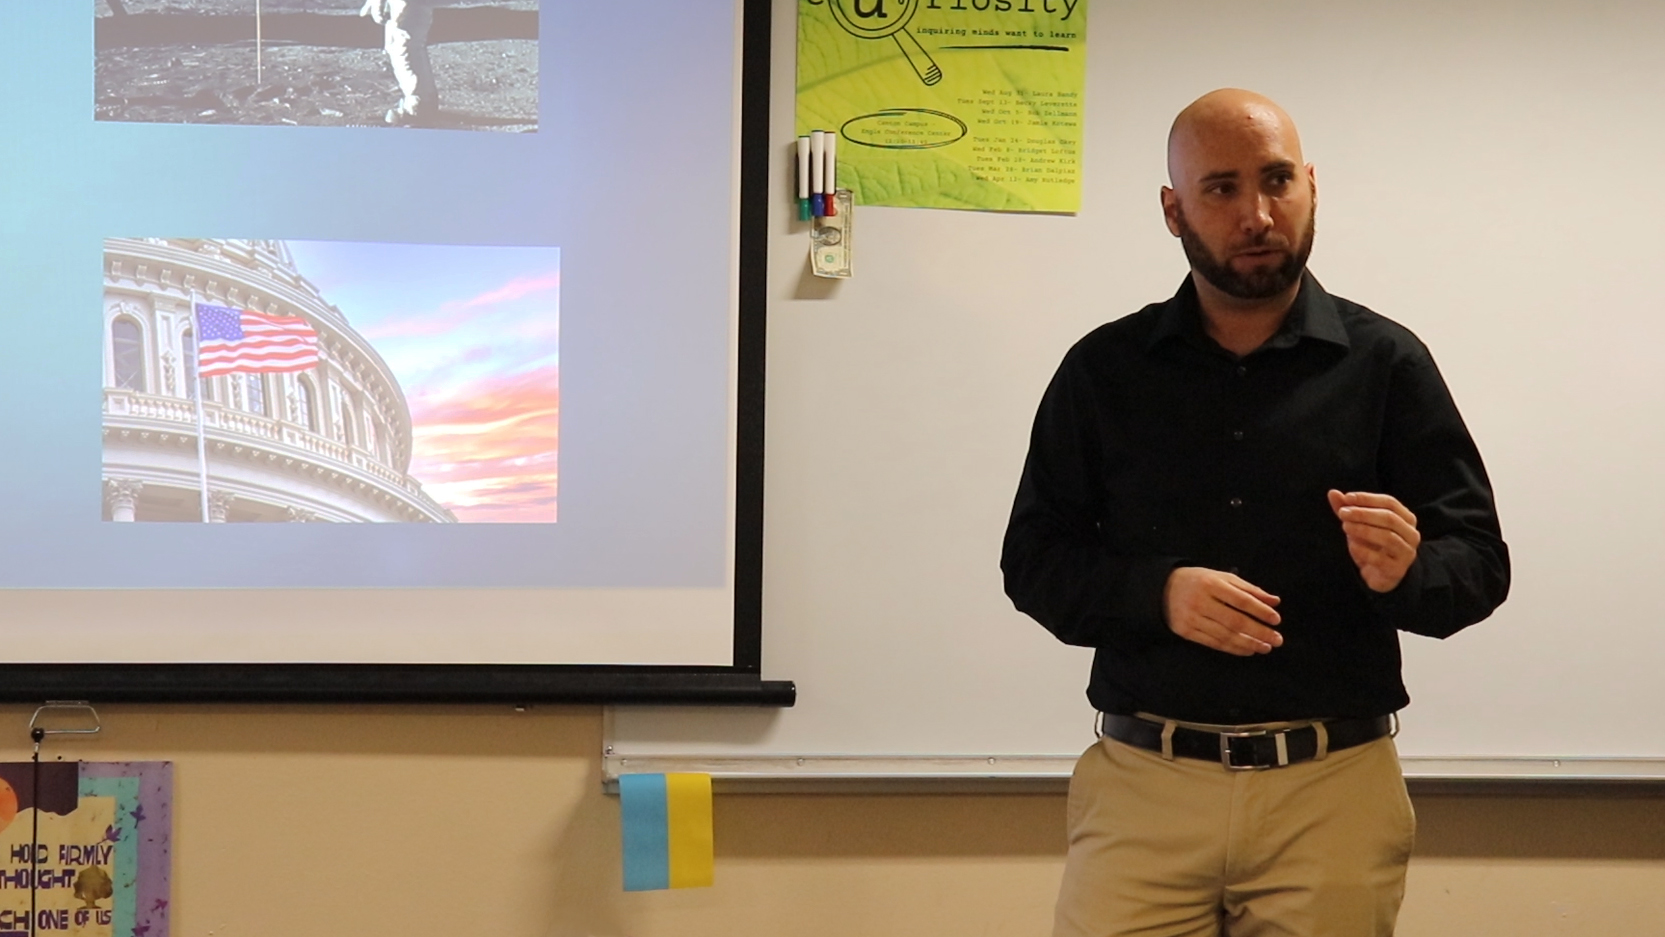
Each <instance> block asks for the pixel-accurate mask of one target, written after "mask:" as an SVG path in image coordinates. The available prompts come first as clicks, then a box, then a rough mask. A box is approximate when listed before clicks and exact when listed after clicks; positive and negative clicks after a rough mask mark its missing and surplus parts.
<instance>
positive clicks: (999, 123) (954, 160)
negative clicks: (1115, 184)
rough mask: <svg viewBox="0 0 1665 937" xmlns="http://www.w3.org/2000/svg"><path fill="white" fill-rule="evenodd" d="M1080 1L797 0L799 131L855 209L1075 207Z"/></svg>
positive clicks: (1083, 33)
mask: <svg viewBox="0 0 1665 937" xmlns="http://www.w3.org/2000/svg"><path fill="white" fill-rule="evenodd" d="M1086 38H1087V0H799V4H798V116H797V125H798V133H799V134H807V133H809V132H810V131H812V130H828V131H834V132H836V133H837V134H838V185H839V186H840V187H841V188H848V189H850V190H851V191H852V192H853V193H854V194H855V201H856V204H858V205H891V206H899V207H912V208H966V209H984V210H990V211H1029V212H1074V211H1077V210H1079V208H1080V206H1081V171H1080V167H1081V123H1082V105H1083V91H1084V86H1085V82H1086V71H1087V70H1086V54H1087V53H1086Z"/></svg>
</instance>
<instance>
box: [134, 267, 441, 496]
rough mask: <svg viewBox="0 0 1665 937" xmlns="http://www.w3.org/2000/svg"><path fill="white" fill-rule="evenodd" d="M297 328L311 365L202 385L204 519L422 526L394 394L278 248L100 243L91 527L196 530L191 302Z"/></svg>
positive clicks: (198, 491)
mask: <svg viewBox="0 0 1665 937" xmlns="http://www.w3.org/2000/svg"><path fill="white" fill-rule="evenodd" d="M199 302H200V303H209V304H213V305H217V306H225V307H230V308H233V309H243V310H249V311H251V312H259V313H265V314H268V315H273V316H296V317H300V318H303V319H305V320H306V321H307V323H308V324H310V325H311V327H312V328H313V330H314V331H316V332H317V333H318V364H317V365H316V366H315V367H313V368H311V369H309V370H306V371H302V372H299V373H277V374H222V375H216V376H214V377H210V378H208V379H207V380H205V381H202V382H201V384H202V389H203V400H202V420H203V424H204V428H205V431H204V433H203V439H204V442H205V446H206V450H207V464H208V518H207V520H209V521H215V522H225V521H337V522H346V521H430V522H441V523H451V522H455V521H456V517H455V515H453V514H452V513H451V511H449V510H448V509H446V508H445V507H444V506H443V505H441V504H440V503H439V502H437V501H435V500H434V499H433V498H432V497H430V496H429V495H428V493H427V492H425V491H424V490H423V489H422V483H421V482H419V481H418V480H417V479H415V478H414V477H412V476H411V475H410V471H409V469H410V461H411V440H412V432H411V417H410V407H409V406H408V404H407V403H406V401H405V395H404V391H403V390H401V389H400V387H399V382H398V380H397V379H396V378H395V377H394V375H393V372H392V371H391V370H390V369H389V368H388V366H387V363H386V362H384V361H383V360H382V358H381V356H380V355H378V354H377V353H376V350H375V349H374V348H372V347H371V346H370V343H369V342H367V341H366V340H365V339H364V338H363V336H361V335H359V334H358V333H357V332H356V331H354V330H353V328H352V326H351V325H349V324H348V322H347V319H346V317H345V316H343V315H342V314H341V310H339V309H337V308H336V307H334V306H332V305H330V304H329V303H328V302H327V301H326V300H325V299H324V297H323V296H322V295H321V294H320V293H319V292H318V289H317V287H315V286H313V285H312V283H310V282H308V281H307V279H306V278H305V277H304V276H302V275H301V273H300V271H298V270H297V269H296V268H295V262H294V258H293V256H292V255H291V254H290V252H289V249H288V247H287V246H286V245H285V244H284V243H283V242H281V241H253V240H206V239H189V238H131V239H123V238H115V239H111V240H108V241H106V242H105V251H104V517H105V519H106V520H112V521H201V520H203V517H202V508H201V504H202V484H201V482H200V480H199V478H200V476H199V462H198V458H197V452H198V445H197V443H198V439H197V419H198V415H197V402H196V400H195V398H194V396H193V394H192V390H191V388H192V387H193V385H196V384H198V380H197V375H196V356H195V335H196V319H195V316H194V314H193V310H194V304H195V303H199Z"/></svg>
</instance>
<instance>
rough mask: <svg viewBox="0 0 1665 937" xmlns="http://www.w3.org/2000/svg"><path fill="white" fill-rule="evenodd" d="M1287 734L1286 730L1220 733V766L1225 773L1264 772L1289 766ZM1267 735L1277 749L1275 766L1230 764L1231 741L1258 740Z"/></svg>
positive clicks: (1249, 730)
mask: <svg viewBox="0 0 1665 937" xmlns="http://www.w3.org/2000/svg"><path fill="white" fill-rule="evenodd" d="M1288 734H1289V732H1288V730H1287V729H1247V730H1244V731H1241V732H1221V733H1220V764H1222V765H1224V766H1225V768H1226V770H1227V771H1264V770H1266V769H1267V768H1282V767H1283V766H1285V765H1287V764H1289V742H1288V740H1287V736H1288ZM1267 735H1270V736H1272V738H1273V740H1274V741H1273V744H1275V745H1276V746H1277V748H1278V763H1277V764H1275V765H1257V764H1253V763H1252V762H1251V763H1250V764H1246V765H1235V764H1232V762H1231V740H1232V739H1252V738H1260V737H1262V736H1267Z"/></svg>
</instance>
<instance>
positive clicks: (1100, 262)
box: [607, 0, 1665, 778]
mask: <svg viewBox="0 0 1665 937" xmlns="http://www.w3.org/2000/svg"><path fill="white" fill-rule="evenodd" d="M1091 12H1092V16H1091V21H1090V23H1089V27H1088V45H1089V64H1088V90H1087V99H1086V121H1087V126H1086V134H1087V139H1086V146H1085V168H1084V173H1083V175H1084V180H1085V191H1084V194H1083V203H1082V209H1081V212H1080V214H1079V215H1077V216H1073V217H1057V216H1037V215H1006V216H1001V215H994V214H983V213H971V212H946V211H921V210H901V209H880V208H861V207H860V206H858V208H857V212H856V217H855V226H856V231H855V235H854V246H855V251H856V254H855V265H856V267H855V269H856V277H855V279H853V280H851V281H849V282H847V283H839V284H827V283H822V282H816V281H814V280H813V279H812V278H811V277H810V276H809V274H808V273H807V271H806V265H805V253H806V247H805V242H806V234H805V232H804V230H803V229H802V228H800V227H799V226H798V225H797V224H796V223H795V222H793V221H792V220H791V212H792V205H791V203H790V201H789V200H788V198H787V197H786V193H787V192H788V187H789V177H788V176H787V175H786V172H787V170H788V169H789V168H790V166H789V163H788V162H787V160H786V159H785V154H786V149H785V147H786V144H787V143H788V142H789V141H790V140H791V136H792V104H793V102H792V90H793V55H794V52H793V23H794V20H793V16H794V3H793V2H792V0H777V2H776V3H775V4H774V13H775V22H774V24H773V30H774V39H775V42H774V50H775V56H776V60H775V64H774V72H773V88H772V90H773V95H774V100H773V104H772V107H773V121H772V123H773V139H774V142H775V143H776V145H777V147H778V148H779V150H780V155H781V157H782V158H781V159H780V160H778V161H777V173H778V174H779V175H778V176H777V178H776V179H775V184H774V185H773V186H772V189H773V190H774V191H776V192H778V193H780V196H779V197H778V198H777V199H776V204H774V205H771V206H770V213H771V226H772V230H771V239H770V251H771V254H772V256H771V260H770V272H771V280H770V323H769V326H770V328H769V346H768V354H769V380H768V421H767V450H766V451H767V457H766V465H767V476H766V500H767V511H766V524H765V544H766V560H765V568H764V658H763V659H764V675H765V676H766V677H789V678H791V679H793V680H795V681H796V682H797V684H798V688H799V696H798V700H799V702H798V705H797V706H796V707H795V708H793V709H789V710H781V711H772V710H752V711H732V712H721V711H713V710H703V711H690V710H675V711H670V710H657V709H643V710H638V709H619V710H616V711H615V712H613V713H612V715H611V728H610V734H609V740H608V745H609V750H608V753H607V769H608V771H609V772H618V771H635V770H659V769H663V768H667V767H679V768H685V769H688V770H714V771H716V772H717V773H719V774H720V775H724V776H777V777H851V776H855V777H871V776H919V777H938V776H948V777H1051V778H1055V777H1060V776H1062V775H1063V774H1064V773H1066V772H1067V771H1068V769H1069V766H1070V764H1071V762H1072V761H1073V758H1074V756H1075V755H1076V754H1077V753H1079V751H1080V750H1081V749H1082V748H1084V747H1085V746H1087V745H1088V744H1090V743H1091V741H1092V738H1093V733H1092V712H1091V710H1090V708H1089V707H1088V705H1087V703H1086V702H1085V698H1084V695H1083V693H1084V688H1085V685H1086V681H1087V670H1088V664H1089V659H1090V652H1088V651H1083V650H1080V649H1075V648H1067V647H1063V646H1060V645H1058V644H1057V643H1056V642H1055V641H1054V640H1053V639H1052V638H1051V636H1050V635H1048V634H1047V633H1046V632H1045V631H1043V630H1042V629H1041V627H1040V626H1039V625H1037V624H1035V623H1034V622H1032V621H1030V620H1028V619H1027V618H1025V617H1024V616H1022V615H1020V614H1018V613H1017V612H1015V611H1013V610H1012V607H1011V604H1010V602H1008V601H1007V600H1006V598H1005V597H1004V595H1003V594H1002V592H1001V585H1000V575H999V570H998V556H999V549H1000V539H1001V534H1002V532H1003V530H1004V526H1005V521H1006V515H1007V512H1008V510H1009V508H1010V503H1011V496H1012V493H1013V490H1014V488H1015V485H1016V482H1017V477H1018V472H1019V468H1020V466H1021V462H1022V459H1023V455H1024V449H1025V445H1026V442H1027V434H1028V429H1029V423H1030V420H1031V418H1032V416H1033V413H1034V407H1035V405H1036V403H1037V401H1038V400H1039V397H1040V394H1041V391H1042V389H1043V388H1044V386H1045V384H1046V382H1047V380H1048V379H1049V378H1050V376H1051V374H1052V371H1053V369H1054V368H1055V367H1056V365H1057V362H1058V361H1059V359H1060V358H1061V356H1062V355H1063V353H1064V351H1065V350H1066V349H1067V348H1068V347H1069V346H1070V345H1071V344H1072V343H1073V342H1074V341H1075V340H1076V339H1077V338H1079V337H1080V336H1081V335H1083V334H1085V333H1086V332H1087V331H1089V330H1090V329H1092V328H1093V327H1095V326H1097V325H1098V324H1100V323H1102V322H1104V321H1107V320H1110V319H1113V318H1116V317H1119V316H1122V315H1125V314H1127V313H1129V312H1131V311H1133V310H1135V309H1137V308H1139V307H1140V306H1142V305H1144V304H1145V303H1148V302H1151V301H1156V300H1160V299H1163V298H1166V297H1167V296H1169V295H1171V294H1172V292H1173V290H1174V289H1175V288H1176V287H1177V285H1178V284H1179V282H1180V280H1181V278H1182V277H1183V276H1184V274H1185V265H1184V259H1183V256H1182V254H1181V251H1180V248H1179V246H1178V244H1177V243H1176V242H1174V241H1173V239H1172V238H1171V237H1170V236H1169V235H1168V233H1167V231H1166V230H1165V228H1164V227H1163V224H1162V220H1161V215H1160V211H1159V208H1158V200H1157V189H1158V187H1159V186H1160V185H1162V184H1163V183H1164V182H1165V167H1164V162H1163V159H1164V157H1163V141H1164V140H1165V137H1166V133H1167V129H1168V125H1169V122H1170V121H1171V120H1172V118H1173V115H1174V114H1175V113H1176V112H1178V110H1179V109H1180V108H1182V107H1183V106H1184V105H1185V104H1187V103H1189V102H1190V101H1191V100H1193V99H1194V98H1196V97H1197V96H1198V95H1200V94H1202V93H1204V92H1206V91H1208V90H1210V89H1213V88H1216V87H1221V86H1239V87H1247V88H1252V89H1255V90H1258V91H1261V92H1264V93H1266V94H1268V95H1270V96H1271V97H1273V98H1274V99H1276V100H1278V101H1279V102H1280V103H1282V104H1283V105H1284V106H1285V107H1286V108H1287V109H1288V110H1289V111H1290V113H1291V114H1292V115H1294V117H1295V120H1296V122H1297V124H1298V125H1299V127H1300V129H1301V131H1302V135H1303V139H1304V143H1305V149H1306V156H1307V158H1308V159H1309V160H1311V161H1312V162H1314V163H1315V164H1316V166H1317V173H1318V184H1319V209H1318V236H1317V242H1316V248H1315V250H1314V252H1313V255H1312V261H1311V269H1312V270H1313V272H1314V273H1315V274H1316V275H1317V276H1318V277H1319V279H1320V280H1322V282H1323V283H1324V285H1325V286H1326V287H1327V288H1328V289H1329V290H1330V291H1331V292H1334V293H1337V294H1339V295H1342V296H1346V297H1348V298H1350V299H1354V300H1356V301H1358V302H1362V303H1364V304H1366V305H1368V306H1370V307H1372V308H1374V309H1376V310H1377V311H1379V312H1381V313H1383V314H1385V315H1387V316H1390V317H1392V318H1394V319H1397V320H1398V321H1400V322H1402V323H1404V324H1405V325H1407V326H1409V327H1410V328H1411V329H1413V330H1414V331H1415V332H1417V333H1418V335H1420V336H1421V337H1422V338H1423V339H1424V341H1426V342H1427V343H1428V345H1429V346H1430V347H1431V348H1432V350H1433V352H1434V355H1435V358H1436V359H1437V360H1438V361H1439V363H1440V366H1441V368H1442V370H1443V372H1444V374H1445V377H1446V380H1447V382H1448V384H1449V385H1450V387H1451V390H1452V392H1453V394H1454V395H1455V397H1456V399H1457V402H1458V404H1459V406H1460V407H1461V409H1462V412H1463V414H1464V417H1465V419H1466V420H1467V422H1468V424H1469V427H1470V429H1471V431H1472V433H1473V435H1474V437H1475V439H1476V441H1477V442H1478V444H1479V446H1480V449H1481V452H1482V453H1483V455H1484V457H1485V459H1486V463H1487V467H1488V469H1489V470H1490V472H1491V475H1492V480H1493V482H1494V485H1495V489H1496V494H1497V500H1498V505H1499V511H1500V514H1501V517H1502V522H1503V528H1504V535H1505V537H1506V539H1507V540H1508V542H1509V544H1510V547H1511V551H1512V554H1513V559H1514V586H1513V591H1512V594H1511V596H1510V598H1509V600H1508V602H1507V603H1506V604H1505V605H1504V606H1503V608H1502V609H1500V610H1499V611H1498V612H1497V613H1496V614H1495V615H1494V616H1493V617H1492V618H1491V619H1489V620H1488V621H1486V622H1483V623H1481V624H1479V625H1476V626H1474V627H1472V628H1470V629H1468V630H1466V631H1464V632H1462V633H1460V634H1458V635H1456V636H1454V637H1452V638H1450V639H1448V640H1445V641H1443V642H1442V641H1434V640H1430V639H1424V638H1419V637H1415V636H1410V635H1406V636H1404V637H1403V645H1404V654H1405V675H1406V682H1407V685H1408V687H1409V689H1410V693H1411V697H1412V703H1411V705H1410V707H1409V708H1408V709H1406V710H1405V711H1404V712H1403V714H1402V716H1403V724H1404V726H1403V731H1402V732H1401V734H1400V736H1399V740H1398V741H1399V746H1400V751H1401V754H1402V755H1403V756H1404V758H1405V764H1406V771H1407V774H1408V775H1410V776H1413V777H1415V776H1428V777H1575V778H1589V777H1597V778H1665V732H1661V731H1659V729H1658V724H1657V718H1658V715H1657V714H1658V713H1660V712H1665V680H1662V679H1660V674H1661V673H1662V672H1665V607H1662V606H1665V597H1662V592H1661V590H1660V589H1659V587H1658V584H1659V582H1660V579H1661V577H1660V575H1659V573H1658V569H1659V566H1660V561H1661V560H1662V559H1665V539H1662V538H1661V536H1660V531H1661V530H1665V489H1662V487H1661V486H1660V485H1659V484H1658V482H1657V479H1658V476H1659V469H1658V465H1659V460H1660V458H1661V456H1665V367H1661V359H1662V357H1665V350H1662V349H1665V299H1662V298H1661V296H1662V292H1661V289H1660V286H1661V283H1662V281H1661V277H1660V272H1659V271H1660V270H1661V267H1662V264H1661V257H1662V256H1665V226H1662V224H1661V219H1665V172H1662V171H1661V170H1660V154H1661V153H1662V152H1665V56H1662V55H1661V51H1660V50H1661V48H1662V46H1661V39H1662V38H1665V6H1662V5H1660V4H1658V3H1653V2H1645V0H1623V2H1607V3H1595V4H1589V3H1574V2H1570V0H1560V2H1553V3H1542V4H1527V5H1522V4H1513V3H1503V2H1500V0H1487V2H1470V3H1464V4H1449V3H1438V2H1411V3H1395V4H1374V3H1337V2H1332V0H1324V2H1277V3H1268V4H1259V5H1256V6H1255V7H1254V9H1253V12H1252V14H1251V13H1250V12H1248V11H1246V10H1245V8H1244V7H1243V6H1242V5H1240V4H1233V3H1225V2H1197V0H1185V2H1172V0H1121V2H1117V3H1113V4H1112V3H1102V2H1099V3H1094V4H1093V7H1092V11H1091Z"/></svg>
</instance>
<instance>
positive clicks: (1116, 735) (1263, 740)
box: [1103, 713, 1393, 771]
mask: <svg viewBox="0 0 1665 937" xmlns="http://www.w3.org/2000/svg"><path fill="white" fill-rule="evenodd" d="M1103 716H1104V727H1103V734H1104V735H1106V736H1108V737H1109V738H1113V739H1115V740H1116V741H1118V742H1126V743H1127V744H1129V745H1132V746H1135V747H1137V748H1143V749H1148V750H1150V751H1153V752H1161V753H1162V754H1163V757H1165V758H1167V757H1179V758H1196V759H1198V760H1200V761H1217V762H1219V763H1220V764H1222V765H1224V766H1225V767H1227V768H1230V769H1231V770H1233V771H1254V770H1258V769H1261V768H1281V767H1283V766H1285V765H1293V764H1297V763H1299V762H1303V761H1311V760H1312V759H1314V758H1317V757H1318V752H1319V747H1320V746H1319V731H1320V730H1319V727H1320V726H1322V727H1323V729H1322V731H1323V733H1324V745H1323V749H1324V751H1326V752H1336V751H1341V750H1342V749H1344V748H1352V747H1354V746H1356V745H1363V744H1364V743H1366V742H1373V741H1375V740H1376V739H1379V738H1381V737H1382V736H1384V735H1387V734H1389V733H1390V732H1392V731H1393V717H1392V716H1375V717H1373V718H1364V719H1324V720H1322V721H1315V722H1309V723H1296V724H1294V725H1290V726H1287V727H1280V728H1262V727H1258V726H1245V727H1243V728H1241V729H1235V728H1227V727H1222V729H1221V731H1210V730H1208V729H1199V728H1195V727H1193V726H1190V725H1182V724H1179V723H1168V722H1153V721H1151V720H1149V719H1143V718H1140V717H1138V716H1119V715H1115V714H1113V713H1104V714H1103ZM1170 725H1172V732H1171V734H1170V735H1169V738H1168V739H1167V741H1166V743H1164V741H1163V735H1164V734H1168V727H1169V726H1170Z"/></svg>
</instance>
